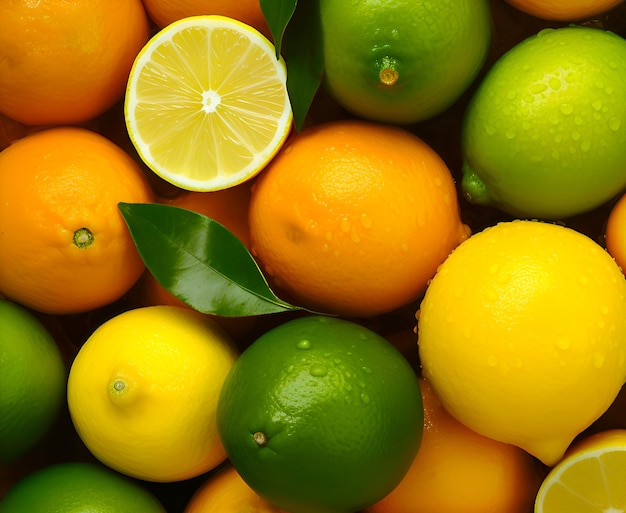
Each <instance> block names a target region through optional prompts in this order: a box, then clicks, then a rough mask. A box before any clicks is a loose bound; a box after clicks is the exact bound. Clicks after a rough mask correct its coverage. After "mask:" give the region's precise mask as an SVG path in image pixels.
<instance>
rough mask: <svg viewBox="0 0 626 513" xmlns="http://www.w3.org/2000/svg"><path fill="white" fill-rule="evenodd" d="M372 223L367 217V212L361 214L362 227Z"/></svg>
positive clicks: (367, 226) (368, 226)
mask: <svg viewBox="0 0 626 513" xmlns="http://www.w3.org/2000/svg"><path fill="white" fill-rule="evenodd" d="M372 224H373V223H372V220H371V219H370V218H369V217H367V214H361V226H363V228H371V227H372Z"/></svg>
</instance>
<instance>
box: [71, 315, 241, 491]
mask: <svg viewBox="0 0 626 513" xmlns="http://www.w3.org/2000/svg"><path fill="white" fill-rule="evenodd" d="M237 353H238V351H237V349H236V347H235V346H234V344H233V342H232V341H231V339H230V338H229V337H228V336H227V335H226V333H225V332H224V331H223V330H222V329H221V328H220V327H219V326H218V325H217V324H216V323H215V322H214V321H212V320H211V319H210V318H209V316H207V315H204V314H201V313H199V312H196V311H195V310H191V309H189V308H181V307H176V306H151V307H141V308H135V309H131V310H127V311H124V312H122V313H121V314H118V315H116V316H114V317H113V318H111V319H109V320H108V321H106V322H104V323H103V324H101V325H100V326H99V327H98V328H97V329H96V330H95V331H94V332H93V333H92V334H91V336H90V337H89V338H88V339H87V341H86V342H85V343H84V344H83V345H82V347H81V348H80V350H79V352H78V354H77V355H76V357H75V358H74V361H73V363H72V366H71V369H70V374H69V379H68V384H67V401H68V407H69V413H70V416H71V419H72V422H73V424H74V427H75V429H76V432H77V433H78V435H79V436H80V438H81V440H82V441H83V443H84V444H85V446H86V447H87V448H88V449H89V451H90V452H91V453H92V454H93V455H94V456H95V457H96V458H98V460H100V461H101V462H103V463H104V464H105V465H107V466H109V467H111V468H113V469H115V470H117V471H118V472H121V473H123V474H125V475H128V476H130V477H134V478H137V479H142V480H145V481H153V482H173V481H181V480H185V479H190V478H193V477H196V476H199V475H200V474H203V473H205V472H208V471H209V470H211V469H213V468H215V467H217V466H218V465H219V464H220V463H222V462H223V461H224V460H225V459H226V453H225V451H224V448H223V446H222V443H221V441H220V438H219V435H218V433H217V426H216V418H215V411H216V409H217V400H218V397H219V393H220V389H221V386H222V383H223V381H224V379H225V377H226V375H227V373H228V371H229V369H230V368H231V366H232V364H233V362H234V361H235V359H236V358H237Z"/></svg>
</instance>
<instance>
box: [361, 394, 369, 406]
mask: <svg viewBox="0 0 626 513" xmlns="http://www.w3.org/2000/svg"><path fill="white" fill-rule="evenodd" d="M361 401H363V402H364V403H365V404H368V403H369V402H370V396H369V395H367V394H366V393H365V392H363V393H362V394H361Z"/></svg>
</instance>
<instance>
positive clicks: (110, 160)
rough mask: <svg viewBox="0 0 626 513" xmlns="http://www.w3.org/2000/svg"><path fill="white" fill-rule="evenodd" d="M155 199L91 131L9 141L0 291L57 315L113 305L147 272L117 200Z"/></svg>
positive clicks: (125, 158) (130, 163) (0, 158)
mask: <svg viewBox="0 0 626 513" xmlns="http://www.w3.org/2000/svg"><path fill="white" fill-rule="evenodd" d="M152 197H153V195H152V191H151V190H150V187H149V186H148V183H147V181H146V178H145V176H144V174H143V171H142V170H141V168H140V167H139V165H138V164H137V162H136V161H135V160H133V159H132V158H131V157H130V156H129V155H128V154H127V153H125V152H124V151H123V150H122V149H120V148H119V147H118V146H116V145H115V144H113V143H112V142H111V141H109V140H108V139H106V138H105V137H103V136H101V135H98V134H96V133H95V132H91V131H89V130H87V129H84V128H78V127H58V128H50V129H47V130H43V131H40V132H37V133H33V134H30V135H28V136H26V137H24V138H22V139H20V140H18V141H16V142H15V143H13V144H12V145H11V146H9V147H8V148H6V149H5V150H3V151H2V153H0V294H3V295H4V296H6V297H7V298H9V299H12V300H14V301H16V302H18V303H21V304H23V305H25V306H28V307H30V308H33V309H35V310H39V311H41V312H47V313H57V314H69V313H78V312H82V311H88V310H91V309H94V308H97V307H100V306H104V305H106V304H109V303H111V302H113V301H115V300H117V299H118V298H120V297H121V296H122V295H123V294H124V293H125V292H126V291H127V290H128V289H129V288H130V287H131V286H132V285H133V284H134V283H135V281H137V279H138V278H139V276H140V275H141V273H142V272H143V270H144V268H145V266H144V264H143V261H142V260H141V258H140V256H139V253H138V252H137V249H136V248H135V245H134V243H133V240H132V238H131V236H130V233H129V231H128V229H127V227H126V224H125V223H124V220H123V218H122V215H121V214H120V212H119V210H118V207H117V204H118V202H120V201H124V202H130V203H134V202H149V201H151V200H152Z"/></svg>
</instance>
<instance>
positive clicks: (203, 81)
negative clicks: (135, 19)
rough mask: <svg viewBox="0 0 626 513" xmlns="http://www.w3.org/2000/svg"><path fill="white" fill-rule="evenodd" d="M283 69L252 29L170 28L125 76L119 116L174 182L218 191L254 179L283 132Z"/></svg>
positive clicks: (204, 20) (287, 111)
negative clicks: (122, 108)
mask: <svg viewBox="0 0 626 513" xmlns="http://www.w3.org/2000/svg"><path fill="white" fill-rule="evenodd" d="M286 78H287V72H286V67H285V63H284V61H283V60H282V58H277V57H276V51H275V47H274V45H273V44H272V43H271V42H270V41H269V40H268V39H267V38H265V36H263V35H262V34H261V33H260V32H258V31H257V30H256V29H254V28H252V27H250V26H248V25H246V24H244V23H241V22H239V21H237V20H234V19H231V18H227V17H224V16H217V15H210V16H192V17H189V18H184V19H181V20H179V21H177V22H174V23H172V24H171V25H168V26H167V27H165V28H164V29H162V30H161V31H160V32H158V33H157V34H156V35H155V36H153V38H152V39H151V40H150V41H149V42H148V43H147V44H146V45H145V46H144V48H143V49H142V50H141V52H140V53H139V54H138V56H137V58H136V60H135V63H134V64H133V68H132V70H131V72H130V76H129V80H128V85H127V90H126V98H125V105H124V113H125V118H126V126H127V129H128V133H129V135H130V138H131V141H132V142H133V145H134V146H135V149H136V150H137V152H138V154H139V156H140V157H141V159H142V160H143V161H144V162H145V164H146V165H147V166H148V167H149V168H151V169H152V170H153V171H154V172H155V173H156V174H157V175H159V176H160V177H161V178H163V179H165V180H166V181H168V182H170V183H172V184H174V185H176V186H177V187H180V188H183V189H188V190H195V191H215V190H220V189H225V188H227V187H231V186H233V185H237V184H238V183H241V182H243V181H245V180H247V179H249V178H252V177H253V176H255V175H256V174H257V173H258V172H260V171H261V169H263V167H264V166H265V164H267V163H268V162H269V161H270V160H271V158H272V157H273V156H274V154H275V153H276V152H277V151H278V150H279V149H280V147H281V146H282V144H283V142H284V141H285V139H286V138H287V136H288V135H289V132H290V129H291V125H292V112H291V105H290V102H289V96H288V94H287V88H286Z"/></svg>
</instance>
